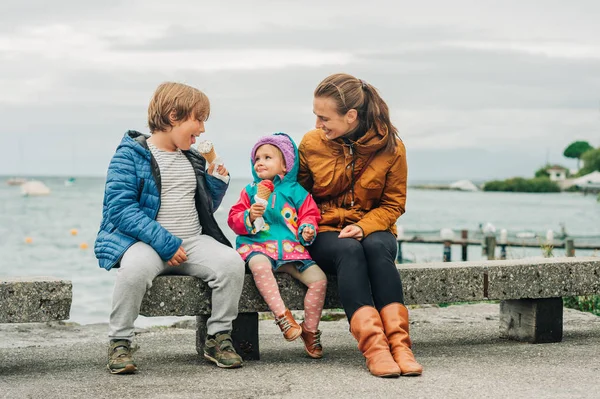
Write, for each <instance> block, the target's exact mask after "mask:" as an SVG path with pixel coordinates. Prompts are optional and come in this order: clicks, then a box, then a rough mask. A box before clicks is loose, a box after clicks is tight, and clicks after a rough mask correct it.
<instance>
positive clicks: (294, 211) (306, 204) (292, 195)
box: [227, 138, 321, 260]
mask: <svg viewBox="0 0 600 399" xmlns="http://www.w3.org/2000/svg"><path fill="white" fill-rule="evenodd" d="M290 140H291V141H292V143H293V140H292V139H291V138H290ZM294 153H295V160H294V167H293V168H292V170H291V171H290V172H289V173H288V174H286V175H285V176H284V177H283V179H282V178H280V177H279V176H276V177H275V179H273V185H274V186H275V190H274V191H273V193H272V194H271V197H270V198H269V201H268V205H267V209H266V211H265V213H264V215H263V218H264V219H265V229H263V230H262V231H256V229H255V228H254V226H253V224H252V223H250V217H249V211H250V206H251V205H252V204H253V203H254V202H255V200H254V196H255V194H256V191H257V185H258V183H260V178H259V177H258V176H257V175H256V172H255V171H254V168H252V175H253V177H254V182H252V183H251V184H248V185H247V186H246V187H245V188H244V189H243V190H242V192H241V194H240V198H239V200H238V202H237V203H236V204H235V205H233V207H232V208H231V210H230V211H229V217H228V219H227V223H228V224H229V227H231V229H232V230H233V231H234V232H235V233H236V234H237V235H238V237H237V239H236V242H235V243H236V249H237V251H238V252H239V254H240V255H241V256H242V258H243V259H244V260H246V258H247V256H248V255H249V254H250V253H251V252H261V253H263V254H265V255H267V256H269V257H270V258H272V259H275V260H296V259H297V260H300V259H311V258H310V255H309V253H308V251H307V250H306V249H305V248H304V247H305V246H307V245H310V244H312V241H311V242H305V241H304V239H303V238H302V230H303V229H304V228H305V227H307V226H310V227H311V228H313V229H314V230H315V236H316V233H317V226H318V224H319V220H320V219H321V216H320V213H319V209H318V207H317V204H316V203H315V201H314V200H313V198H312V196H311V195H310V194H309V193H308V192H307V191H306V190H305V189H304V188H303V187H302V186H301V185H300V184H298V181H297V175H298V168H299V162H298V148H297V147H296V144H295V143H294ZM250 162H251V164H252V160H250Z"/></svg>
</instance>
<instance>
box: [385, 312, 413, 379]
mask: <svg viewBox="0 0 600 399" xmlns="http://www.w3.org/2000/svg"><path fill="white" fill-rule="evenodd" d="M380 314H381V320H382V321H383V328H384V330H385V335H386V336H387V339H388V341H389V343H390V349H391V351H392V355H393V356H394V360H395V361H396V363H398V366H400V369H401V370H402V375H405V376H417V375H421V374H422V373H423V366H421V365H420V364H419V363H417V361H416V360H415V356H414V355H413V353H412V350H411V349H410V348H411V345H412V344H411V342H410V337H409V335H408V309H406V306H404V305H402V304H401V303H390V304H389V305H386V306H384V308H383V309H381V312H380Z"/></svg>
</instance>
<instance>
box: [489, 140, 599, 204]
mask: <svg viewBox="0 0 600 399" xmlns="http://www.w3.org/2000/svg"><path fill="white" fill-rule="evenodd" d="M563 155H564V156H565V157H567V158H574V159H577V169H578V171H577V174H575V177H578V176H583V175H587V174H588V173H592V172H594V171H596V170H598V171H600V147H598V148H594V147H592V146H591V145H590V143H588V142H587V141H574V142H573V143H571V144H569V145H568V146H567V148H565V151H564V152H563ZM581 161H583V167H581V168H580V164H581ZM551 166H552V165H545V166H543V167H541V168H540V169H538V170H536V171H535V174H534V178H532V179H526V178H523V177H513V178H510V179H506V180H493V181H489V182H487V183H485V185H484V186H483V190H484V191H509V192H522V193H555V192H560V191H561V190H560V187H559V186H558V184H557V183H555V182H553V181H551V180H550V174H549V173H548V168H550V167H551ZM565 169H567V168H565ZM568 173H569V172H568V169H567V175H568ZM598 198H599V200H600V197H598Z"/></svg>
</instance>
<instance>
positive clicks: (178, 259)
mask: <svg viewBox="0 0 600 399" xmlns="http://www.w3.org/2000/svg"><path fill="white" fill-rule="evenodd" d="M186 260H187V254H186V253H185V249H183V247H179V249H178V250H177V252H175V255H173V257H172V258H171V259H170V260H169V261H168V262H167V265H169V266H179V265H180V264H182V263H183V262H185V261H186Z"/></svg>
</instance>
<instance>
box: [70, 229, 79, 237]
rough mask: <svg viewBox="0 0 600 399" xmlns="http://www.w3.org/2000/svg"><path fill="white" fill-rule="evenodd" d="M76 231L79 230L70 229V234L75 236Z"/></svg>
mask: <svg viewBox="0 0 600 399" xmlns="http://www.w3.org/2000/svg"><path fill="white" fill-rule="evenodd" d="M77 233H79V231H77V229H71V235H72V236H76V235H77Z"/></svg>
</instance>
